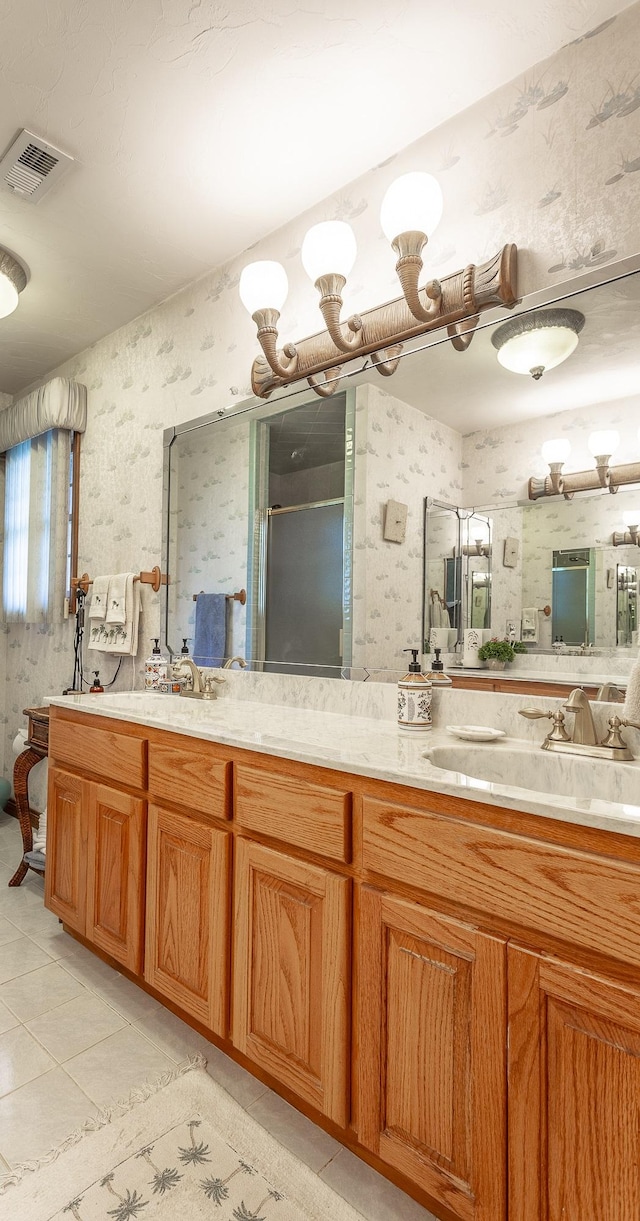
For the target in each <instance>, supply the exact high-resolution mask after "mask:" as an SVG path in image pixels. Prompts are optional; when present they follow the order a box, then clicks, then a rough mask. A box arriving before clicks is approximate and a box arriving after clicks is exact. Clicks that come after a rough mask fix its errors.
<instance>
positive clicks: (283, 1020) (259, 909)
mask: <svg viewBox="0 0 640 1221" xmlns="http://www.w3.org/2000/svg"><path fill="white" fill-rule="evenodd" d="M350 887H351V884H350V881H349V879H348V878H343V877H339V876H338V875H337V874H335V873H333V872H332V871H331V870H329V869H323V868H321V867H319V866H317V865H308V864H307V863H306V862H305V861H300V860H296V859H294V858H293V857H290V856H288V855H286V854H285V853H283V852H275V851H273V850H271V849H270V848H264V847H262V845H261V844H256V843H253V842H251V841H250V840H245V839H242V838H240V837H238V838H237V839H236V870H235V920H234V933H235V940H234V963H233V978H234V988H233V1023H232V1039H233V1042H234V1044H235V1046H236V1047H237V1048H238V1049H239V1051H242V1052H244V1054H245V1055H247V1056H249V1057H250V1058H251V1059H252V1060H255V1061H256V1062H257V1063H258V1064H261V1065H262V1066H263V1067H264V1068H266V1069H268V1071H269V1072H270V1073H272V1074H273V1076H274V1077H276V1078H277V1079H278V1080H279V1081H282V1082H283V1084H284V1085H287V1086H289V1087H290V1089H292V1090H293V1091H294V1093H296V1094H298V1095H299V1096H300V1097H301V1098H305V1099H306V1100H307V1101H308V1102H310V1103H312V1104H313V1106H315V1107H317V1108H318V1110H319V1111H322V1112H323V1113H324V1114H325V1115H328V1116H329V1118H331V1119H333V1120H334V1121H335V1122H336V1123H337V1124H340V1125H341V1126H342V1127H345V1126H346V1124H347V1122H348V1119H349V1115H348V1095H349V1089H348V1085H349V1073H348V1065H349V1027H348V1014H349V1000H348V994H349V987H350V977H349V946H348V938H349V903H350Z"/></svg>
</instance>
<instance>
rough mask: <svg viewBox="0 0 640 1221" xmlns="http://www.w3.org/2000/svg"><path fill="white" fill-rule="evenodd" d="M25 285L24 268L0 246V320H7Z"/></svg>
mask: <svg viewBox="0 0 640 1221" xmlns="http://www.w3.org/2000/svg"><path fill="white" fill-rule="evenodd" d="M26 283H27V273H26V271H25V270H24V267H23V266H22V265H21V264H20V263H19V262H18V260H17V259H14V257H13V255H12V254H9V251H8V250H5V249H4V247H3V246H0V318H7V317H8V315H9V314H12V313H13V311H14V309H15V308H16V306H17V304H18V300H19V294H20V293H21V292H22V290H23V288H24V287H25V285H26Z"/></svg>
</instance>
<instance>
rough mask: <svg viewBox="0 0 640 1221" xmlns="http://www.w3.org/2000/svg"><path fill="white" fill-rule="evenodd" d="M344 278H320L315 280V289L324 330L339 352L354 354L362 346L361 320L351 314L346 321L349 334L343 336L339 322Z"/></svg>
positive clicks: (333, 275) (332, 275)
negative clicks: (318, 296) (325, 329)
mask: <svg viewBox="0 0 640 1221" xmlns="http://www.w3.org/2000/svg"><path fill="white" fill-rule="evenodd" d="M346 282H347V281H346V279H345V277H344V276H340V275H337V274H330V275H326V276H320V277H319V279H317V280H316V288H317V290H318V292H319V293H320V309H321V311H322V317H323V318H324V321H325V325H326V328H327V330H328V332H329V334H330V336H331V338H332V339H333V342H334V343H335V345H336V347H337V349H338V351H339V352H354V351H356V349H357V348H359V347H361V346H362V341H363V338H364V336H363V334H362V319H361V318H360V316H359V314H353V315H352V317H351V318H348V319H347V324H346V325H347V328H348V331H349V334H347V335H345V334H344V332H343V330H342V324H341V322H340V313H341V311H342V290H343V288H344V286H345V284H346Z"/></svg>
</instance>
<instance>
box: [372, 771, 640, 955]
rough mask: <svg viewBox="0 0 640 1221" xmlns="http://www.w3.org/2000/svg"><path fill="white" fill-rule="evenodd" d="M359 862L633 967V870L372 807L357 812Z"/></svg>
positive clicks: (638, 883)
mask: <svg viewBox="0 0 640 1221" xmlns="http://www.w3.org/2000/svg"><path fill="white" fill-rule="evenodd" d="M425 798H426V799H427V800H428V794H425ZM541 830H543V828H541ZM363 862H364V866H365V868H366V869H370V870H374V871H375V872H376V873H377V874H382V875H383V876H386V877H389V878H397V879H398V880H399V881H401V882H406V883H407V884H409V885H411V886H417V887H420V888H421V889H423V890H425V891H427V892H429V893H430V894H435V895H441V896H443V897H445V898H448V899H451V900H455V901H457V902H460V903H463V904H465V905H467V906H469V907H471V908H475V909H477V910H479V911H481V912H486V913H487V914H490V915H494V916H496V917H498V918H499V919H500V920H507V921H509V923H510V924H511V925H516V926H517V927H519V928H520V929H522V928H528V929H533V930H537V931H539V932H542V933H545V934H547V935H550V936H551V937H554V938H558V939H560V940H561V941H564V942H569V943H571V944H573V945H577V946H583V947H584V948H586V949H589V950H595V951H596V952H598V953H601V954H606V955H607V957H615V958H618V959H620V960H621V961H623V962H628V963H632V964H633V965H635V966H637V965H639V964H640V869H639V868H638V867H637V866H635V865H632V864H626V863H625V862H623V861H613V860H611V859H610V858H604V857H600V856H596V855H595V854H593V853H589V852H578V851H576V850H574V849H569V848H563V847H560V846H558V845H555V844H545V843H542V842H540V841H538V840H534V839H530V838H527V837H526V836H524V835H522V836H521V835H514V834H512V833H511V832H508V831H499V830H494V829H492V828H490V827H483V826H477V825H476V824H474V823H467V822H464V821H463V818H462V817H461V818H448V817H445V816H443V815H439V814H433V813H430V812H429V811H423V810H418V809H413V808H411V807H410V806H400V805H396V804H392V803H391V802H384V801H378V800H375V799H373V798H365V799H364V802H363Z"/></svg>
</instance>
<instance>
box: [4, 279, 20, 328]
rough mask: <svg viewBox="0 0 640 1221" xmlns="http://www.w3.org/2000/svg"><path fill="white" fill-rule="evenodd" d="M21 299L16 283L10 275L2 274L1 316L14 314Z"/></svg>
mask: <svg viewBox="0 0 640 1221" xmlns="http://www.w3.org/2000/svg"><path fill="white" fill-rule="evenodd" d="M19 299H20V298H19V294H18V290H17V288H16V286H15V284H14V283H13V282H12V281H11V280H10V279H9V277H8V276H5V275H0V318H7V317H8V316H9V314H12V313H13V311H14V309H15V308H16V306H17V304H18V301H19Z"/></svg>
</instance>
